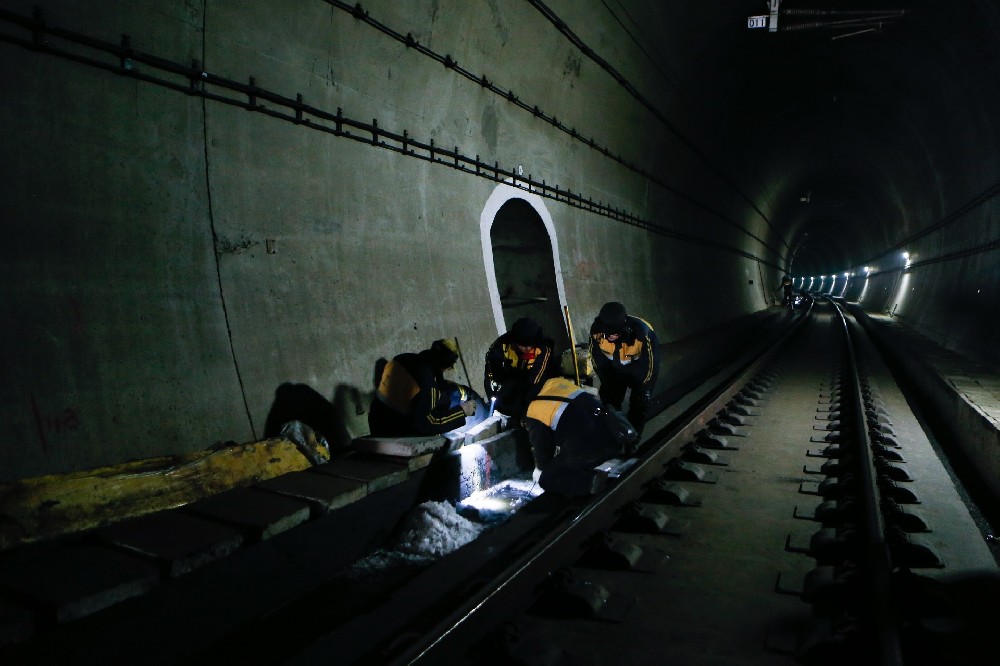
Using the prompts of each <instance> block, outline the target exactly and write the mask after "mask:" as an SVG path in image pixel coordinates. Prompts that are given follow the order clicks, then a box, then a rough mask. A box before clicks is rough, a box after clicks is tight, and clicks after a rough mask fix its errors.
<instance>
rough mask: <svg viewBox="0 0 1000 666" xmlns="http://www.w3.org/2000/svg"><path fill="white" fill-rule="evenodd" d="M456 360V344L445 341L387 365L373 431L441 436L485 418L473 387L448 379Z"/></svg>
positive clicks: (375, 402) (374, 409)
mask: <svg viewBox="0 0 1000 666" xmlns="http://www.w3.org/2000/svg"><path fill="white" fill-rule="evenodd" d="M457 360H458V345H457V343H456V342H455V341H454V340H451V339H446V340H435V341H434V343H433V344H432V345H431V346H430V348H429V349H425V350H424V351H422V352H420V353H418V354H412V353H406V354H399V355H398V356H396V357H395V358H393V359H392V360H391V361H389V362H388V363H386V365H385V367H384V368H383V369H382V375H381V377H380V378H379V379H378V382H377V383H378V387H377V389H376V391H375V397H374V399H373V400H372V404H371V409H370V410H369V411H368V426H369V428H370V430H371V435H372V436H373V437H419V436H424V435H439V434H442V433H445V432H448V431H449V430H454V429H455V428H460V427H462V426H464V425H472V424H473V423H474V422H475V419H478V420H482V418H483V417H484V416H485V414H486V411H487V410H486V406H485V404H484V403H483V401H482V399H481V398H480V397H479V396H478V395H476V393H475V392H474V391H473V390H472V389H470V388H469V387H468V386H460V385H458V384H456V383H454V382H451V381H448V380H446V379H445V378H444V372H445V371H446V370H449V369H451V368H452V367H453V366H454V365H455V361H457Z"/></svg>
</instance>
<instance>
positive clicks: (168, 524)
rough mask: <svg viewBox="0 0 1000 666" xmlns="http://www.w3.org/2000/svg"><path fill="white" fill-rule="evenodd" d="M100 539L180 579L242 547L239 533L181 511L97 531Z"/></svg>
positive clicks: (163, 512)
mask: <svg viewBox="0 0 1000 666" xmlns="http://www.w3.org/2000/svg"><path fill="white" fill-rule="evenodd" d="M98 535H99V536H100V538H102V539H104V540H105V541H107V542H109V543H113V544H115V545H117V546H121V547H122V548H126V549H128V550H130V551H133V552H136V553H139V554H142V555H145V556H147V557H150V558H152V559H154V560H155V561H156V562H158V563H160V565H161V566H163V567H164V569H165V570H166V571H167V573H169V575H170V576H180V575H182V574H185V573H188V572H189V571H191V570H193V569H197V568H198V567H200V566H203V565H205V564H208V563H209V562H214V561H215V560H218V559H220V558H223V557H225V556H226V555H229V554H230V553H232V552H233V551H234V550H236V549H237V548H239V547H240V545H242V543H243V535H242V534H240V532H239V531H238V530H235V529H233V528H231V527H226V526H225V525H222V524H219V523H216V522H214V521H210V520H206V519H204V518H199V517H198V516H191V515H187V514H184V513H181V512H179V511H161V512H159V513H154V514H151V515H149V516H143V517H142V518H137V519H135V520H130V521H127V522H124V523H119V524H118V525H113V526H111V527H106V528H103V529H101V530H98Z"/></svg>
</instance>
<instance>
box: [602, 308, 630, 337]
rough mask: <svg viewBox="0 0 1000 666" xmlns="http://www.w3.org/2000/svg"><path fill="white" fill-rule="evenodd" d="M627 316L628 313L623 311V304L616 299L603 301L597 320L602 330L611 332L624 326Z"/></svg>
mask: <svg viewBox="0 0 1000 666" xmlns="http://www.w3.org/2000/svg"><path fill="white" fill-rule="evenodd" d="M627 317H628V313H626V312H625V306H624V305H622V304H621V303H619V302H617V301H611V302H610V303H605V304H604V307H602V308H601V311H600V313H599V314H598V315H597V320H598V321H599V322H600V324H601V328H603V330H605V331H606V332H609V333H612V332H617V331H621V330H623V329H624V328H625V321H626V318H627Z"/></svg>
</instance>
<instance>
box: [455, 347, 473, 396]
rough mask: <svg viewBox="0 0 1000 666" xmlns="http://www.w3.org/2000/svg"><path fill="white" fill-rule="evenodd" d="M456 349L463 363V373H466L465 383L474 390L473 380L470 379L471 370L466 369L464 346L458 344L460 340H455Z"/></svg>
mask: <svg viewBox="0 0 1000 666" xmlns="http://www.w3.org/2000/svg"><path fill="white" fill-rule="evenodd" d="M455 347H457V348H458V360H459V361H461V362H462V372H464V373H465V383H466V384H468V386H469V388H472V380H471V379H469V369H468V368H466V367H465V357H464V356H462V345H460V344H458V338H455Z"/></svg>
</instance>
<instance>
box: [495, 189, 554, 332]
mask: <svg viewBox="0 0 1000 666" xmlns="http://www.w3.org/2000/svg"><path fill="white" fill-rule="evenodd" d="M511 199H521V200H523V201H525V202H527V203H528V205H530V206H531V207H532V208H533V209H534V211H535V212H536V213H537V214H538V217H539V218H540V219H541V221H542V224H543V225H545V231H546V233H547V234H548V236H549V246H550V247H551V248H552V265H553V266H554V268H555V276H554V278H555V283H556V292H557V293H558V295H559V310H560V312H561V311H562V309H563V307H565V305H566V290H565V288H564V287H563V279H562V266H561V264H560V262H559V240H558V238H557V237H556V228H555V225H554V224H553V223H552V216H551V215H550V214H549V211H548V209H547V208H546V207H545V203H544V200H543V199H542V197H540V196H538V195H537V194H532V193H531V192H527V191H526V190H523V189H520V188H518V187H513V186H512V185H507V184H505V183H502V184H500V185H497V186H496V188H495V189H494V190H493V193H492V194H491V195H490V198H489V199H487V200H486V205H485V206H483V212H482V213H481V214H480V216H479V233H480V239H481V241H482V244H483V265H484V267H485V269H486V283H487V285H488V287H489V291H490V304H491V305H492V307H493V320H494V323H495V324H496V329H497V334H498V335H499V334H502V333H504V332H505V331H506V330H507V326H508V322H505V321H504V316H503V307H502V305H501V304H500V291H499V288H498V286H497V275H496V267H495V265H494V262H493V243H492V241H491V238H490V231H491V229H492V228H493V222H494V220H495V219H496V216H497V213H498V212H499V211H500V209H501V208H502V207H503V205H504V204H506V203H507V202H508V201H510V200H511Z"/></svg>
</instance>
